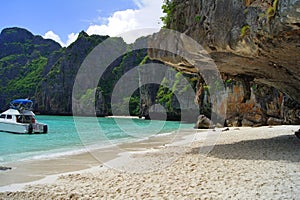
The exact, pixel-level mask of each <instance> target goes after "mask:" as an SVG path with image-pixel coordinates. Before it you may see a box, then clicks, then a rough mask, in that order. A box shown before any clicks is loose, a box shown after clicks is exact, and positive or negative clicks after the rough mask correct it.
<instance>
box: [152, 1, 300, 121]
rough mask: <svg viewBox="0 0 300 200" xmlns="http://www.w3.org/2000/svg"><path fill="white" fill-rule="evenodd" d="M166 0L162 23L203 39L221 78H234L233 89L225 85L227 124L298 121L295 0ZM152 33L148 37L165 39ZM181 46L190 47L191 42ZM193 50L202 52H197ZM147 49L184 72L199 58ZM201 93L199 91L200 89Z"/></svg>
mask: <svg viewBox="0 0 300 200" xmlns="http://www.w3.org/2000/svg"><path fill="white" fill-rule="evenodd" d="M167 3H168V6H169V9H170V10H169V11H170V12H169V16H168V17H167V19H168V20H167V21H166V22H167V24H166V28H169V29H175V30H177V31H179V32H181V33H185V34H186V35H188V36H190V37H191V38H193V39H194V40H195V41H197V42H198V43H199V44H201V45H202V46H203V48H204V49H205V50H206V51H207V52H208V53H209V55H210V56H211V58H213V60H214V62H215V64H216V65H217V68H218V70H219V71H220V73H221V74H222V77H223V79H224V81H226V80H233V81H235V83H234V84H232V88H231V89H228V88H227V92H228V94H229V98H228V108H227V116H226V119H227V120H228V124H234V125H242V123H243V122H244V124H248V125H252V123H253V125H265V124H267V122H268V121H269V122H270V123H271V121H273V122H275V121H276V122H279V121H281V120H282V121H283V123H287V124H295V123H296V124H297V123H299V103H300V88H299V81H300V68H299V65H300V60H299V48H300V45H299V41H300V29H299V27H300V26H299V24H300V12H299V9H300V1H299V0H262V1H261V0H259V1H258V0H245V1H239V0H228V1H223V0H212V1H203V0H200V1H199V0H172V1H167ZM155 39H156V40H155V41H151V42H153V43H157V44H161V42H162V41H163V38H161V40H160V38H155ZM177 39H178V41H177V42H178V44H182V43H184V41H182V40H181V39H182V38H177ZM180 47H183V48H186V49H185V51H187V52H191V51H192V49H191V47H190V46H189V45H182V46H180ZM179 50H180V51H184V50H182V49H179ZM194 54H195V55H196V54H199V56H201V55H200V54H201V53H200V52H194ZM149 55H150V58H152V59H156V60H160V61H162V62H165V63H167V64H169V65H171V66H173V67H175V68H177V69H179V70H181V71H184V72H186V73H192V74H197V72H198V71H199V70H198V69H197V68H195V66H197V62H199V61H198V60H197V59H190V60H188V59H186V58H185V59H183V58H181V57H179V56H176V55H171V56H170V53H167V52H164V51H162V50H157V49H154V50H153V49H152V50H150V51H149ZM195 58H197V57H195ZM195 63H196V64H195ZM199 80H200V79H199ZM255 87H257V88H258V90H255V89H256V88H255ZM199 88H200V87H199ZM199 94H202V95H203V93H202V92H201V91H199ZM197 98H198V97H197ZM198 102H199V101H198ZM199 103H200V104H201V102H199ZM204 104H205V103H204ZM200 106H201V105H200ZM207 107H208V109H206V110H208V113H209V106H207ZM202 108H203V106H202ZM203 109H204V108H203ZM203 109H202V110H203ZM204 110H205V109H204ZM271 117H272V118H271ZM269 118H271V119H269ZM272 119H273V120H272ZM275 119H276V120H275ZM277 119H278V120H279V121H278V120H277ZM273 122H272V123H273Z"/></svg>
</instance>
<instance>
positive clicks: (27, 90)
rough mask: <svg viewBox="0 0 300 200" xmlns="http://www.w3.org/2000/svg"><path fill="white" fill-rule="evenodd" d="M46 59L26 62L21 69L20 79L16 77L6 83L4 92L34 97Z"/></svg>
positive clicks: (40, 58) (41, 58)
mask: <svg viewBox="0 0 300 200" xmlns="http://www.w3.org/2000/svg"><path fill="white" fill-rule="evenodd" d="M47 61H48V59H47V58H45V57H39V58H37V59H34V60H32V61H31V62H28V63H27V64H26V65H25V66H23V67H22V69H21V71H22V73H21V75H22V76H20V77H16V78H15V79H12V80H10V81H9V82H8V85H7V88H6V91H7V92H12V91H14V92H13V93H15V94H20V95H28V96H31V95H34V92H35V88H36V86H37V84H38V83H39V82H40V81H41V78H42V72H43V70H44V68H45V66H46V64H47Z"/></svg>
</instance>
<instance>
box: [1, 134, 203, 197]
mask: <svg viewBox="0 0 300 200" xmlns="http://www.w3.org/2000/svg"><path fill="white" fill-rule="evenodd" d="M183 131H184V133H186V132H192V133H190V134H191V135H193V133H195V132H200V131H201V130H196V129H191V130H184V129H183V130H181V131H179V130H177V131H173V132H169V133H163V134H158V135H154V136H150V137H149V138H145V139H139V140H138V141H129V142H124V143H120V144H111V145H110V146H108V147H100V148H96V149H89V148H86V149H85V151H82V150H81V151H79V152H80V153H75V154H66V155H61V156H54V157H51V158H48V159H46V158H41V159H29V160H23V161H19V162H10V163H8V164H7V166H8V167H11V168H12V169H11V170H7V171H0V180H1V183H0V192H5V191H11V192H13V191H19V190H22V189H23V187H25V186H26V185H28V184H37V183H40V182H42V183H46V182H47V181H43V180H48V177H50V180H52V179H55V178H58V177H59V176H60V175H64V174H69V173H75V172H83V171H89V169H94V168H97V169H99V170H102V169H109V168H110V167H109V166H107V163H116V162H115V161H117V162H118V163H122V162H123V160H124V156H125V157H126V156H128V155H129V154H127V153H130V152H146V151H148V150H149V149H159V148H161V147H162V146H164V145H165V144H169V143H170V144H171V143H172V142H170V140H176V142H178V141H183V140H184V138H183V137H185V136H184V135H182V133H183ZM202 132H203V130H202ZM204 132H206V131H204ZM178 137H179V138H178ZM99 154H101V156H99ZM122 155H123V156H122ZM82 160H84V162H81V161H82ZM109 165H110V164H109Z"/></svg>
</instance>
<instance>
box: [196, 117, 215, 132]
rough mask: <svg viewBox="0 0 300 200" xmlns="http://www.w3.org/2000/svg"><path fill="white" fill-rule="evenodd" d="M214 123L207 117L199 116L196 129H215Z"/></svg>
mask: <svg viewBox="0 0 300 200" xmlns="http://www.w3.org/2000/svg"><path fill="white" fill-rule="evenodd" d="M213 126H214V123H213V122H212V121H211V120H210V119H208V118H207V117H206V116H205V115H199V117H198V120H197V123H196V126H195V128H197V129H209V128H213Z"/></svg>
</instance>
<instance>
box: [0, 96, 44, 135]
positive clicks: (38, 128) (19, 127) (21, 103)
mask: <svg viewBox="0 0 300 200" xmlns="http://www.w3.org/2000/svg"><path fill="white" fill-rule="evenodd" d="M32 105H33V102H32V101H31V100H27V99H16V100H13V101H11V102H10V109H8V110H7V111H5V112H3V113H1V114H0V131H4V132H10V133H19V134H32V133H47V132H48V126H47V125H46V124H43V123H38V122H37V120H36V119H35V114H34V113H33V112H32Z"/></svg>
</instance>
